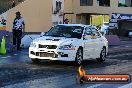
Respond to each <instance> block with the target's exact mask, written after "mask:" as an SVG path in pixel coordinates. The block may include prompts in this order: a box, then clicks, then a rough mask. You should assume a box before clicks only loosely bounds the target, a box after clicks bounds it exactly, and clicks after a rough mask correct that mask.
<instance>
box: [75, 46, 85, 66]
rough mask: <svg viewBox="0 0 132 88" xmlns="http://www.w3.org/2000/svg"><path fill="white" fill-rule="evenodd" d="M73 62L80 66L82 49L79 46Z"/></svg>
mask: <svg viewBox="0 0 132 88" xmlns="http://www.w3.org/2000/svg"><path fill="white" fill-rule="evenodd" d="M75 62H76V64H77V65H78V66H80V65H81V64H82V62H83V49H82V48H79V49H78V50H77V53H76V58H75Z"/></svg>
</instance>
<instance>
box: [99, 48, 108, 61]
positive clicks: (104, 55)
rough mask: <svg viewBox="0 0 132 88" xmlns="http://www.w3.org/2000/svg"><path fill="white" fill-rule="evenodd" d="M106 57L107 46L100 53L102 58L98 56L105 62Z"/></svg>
mask: <svg viewBox="0 0 132 88" xmlns="http://www.w3.org/2000/svg"><path fill="white" fill-rule="evenodd" d="M105 59H106V48H103V49H102V51H101V53H100V58H97V61H98V62H104V61H105Z"/></svg>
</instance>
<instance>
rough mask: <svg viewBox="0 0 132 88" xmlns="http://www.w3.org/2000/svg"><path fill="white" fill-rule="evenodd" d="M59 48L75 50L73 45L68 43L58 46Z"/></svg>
mask: <svg viewBox="0 0 132 88" xmlns="http://www.w3.org/2000/svg"><path fill="white" fill-rule="evenodd" d="M59 49H60V50H75V46H73V45H72V44H70V45H63V46H60V47H59Z"/></svg>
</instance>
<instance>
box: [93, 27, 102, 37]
mask: <svg viewBox="0 0 132 88" xmlns="http://www.w3.org/2000/svg"><path fill="white" fill-rule="evenodd" d="M91 30H92V34H93V35H95V36H96V37H97V38H100V37H101V35H100V33H99V32H98V31H97V29H96V28H94V27H93V28H91Z"/></svg>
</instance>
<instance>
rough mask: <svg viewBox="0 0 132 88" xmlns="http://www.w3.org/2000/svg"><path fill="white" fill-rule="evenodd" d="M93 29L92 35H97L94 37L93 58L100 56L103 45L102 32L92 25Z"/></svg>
mask: <svg viewBox="0 0 132 88" xmlns="http://www.w3.org/2000/svg"><path fill="white" fill-rule="evenodd" d="M91 30H92V35H93V36H95V38H92V42H93V43H94V47H93V52H94V53H93V54H94V56H93V58H98V57H99V56H100V52H101V50H102V47H103V44H102V37H101V34H100V33H99V32H98V31H97V29H96V28H95V27H92V28H91Z"/></svg>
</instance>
